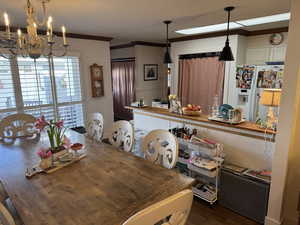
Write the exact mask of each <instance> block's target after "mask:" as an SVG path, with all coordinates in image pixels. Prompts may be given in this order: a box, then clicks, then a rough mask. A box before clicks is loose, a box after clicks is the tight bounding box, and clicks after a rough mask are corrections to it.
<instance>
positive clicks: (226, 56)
mask: <svg viewBox="0 0 300 225" xmlns="http://www.w3.org/2000/svg"><path fill="white" fill-rule="evenodd" d="M224 10H225V11H226V12H227V13H228V21H227V38H226V42H225V47H224V48H223V51H222V52H221V55H220V58H219V60H220V61H234V57H233V54H232V51H231V48H230V46H229V24H230V12H231V11H232V10H234V7H233V6H230V7H226V8H225V9H224Z"/></svg>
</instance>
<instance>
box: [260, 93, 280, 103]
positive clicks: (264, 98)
mask: <svg viewBox="0 0 300 225" xmlns="http://www.w3.org/2000/svg"><path fill="white" fill-rule="evenodd" d="M280 98H281V89H265V90H264V91H263V93H262V95H261V98H260V102H259V103H260V104H261V105H265V106H272V107H277V106H279V105H280Z"/></svg>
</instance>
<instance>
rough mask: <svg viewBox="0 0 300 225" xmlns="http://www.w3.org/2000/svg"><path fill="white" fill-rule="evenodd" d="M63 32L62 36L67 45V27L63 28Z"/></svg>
mask: <svg viewBox="0 0 300 225" xmlns="http://www.w3.org/2000/svg"><path fill="white" fill-rule="evenodd" d="M61 31H62V35H63V41H64V45H67V39H66V27H65V26H62V27H61Z"/></svg>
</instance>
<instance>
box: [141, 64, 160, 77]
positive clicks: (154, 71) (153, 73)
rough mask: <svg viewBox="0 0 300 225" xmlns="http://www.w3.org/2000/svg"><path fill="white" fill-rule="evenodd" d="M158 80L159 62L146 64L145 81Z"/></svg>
mask: <svg viewBox="0 0 300 225" xmlns="http://www.w3.org/2000/svg"><path fill="white" fill-rule="evenodd" d="M150 80H158V64H144V81H150Z"/></svg>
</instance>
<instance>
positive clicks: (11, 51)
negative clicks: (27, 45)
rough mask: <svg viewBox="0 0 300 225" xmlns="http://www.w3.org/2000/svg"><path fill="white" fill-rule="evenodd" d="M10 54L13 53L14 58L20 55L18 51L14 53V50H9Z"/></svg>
mask: <svg viewBox="0 0 300 225" xmlns="http://www.w3.org/2000/svg"><path fill="white" fill-rule="evenodd" d="M9 52H10V53H11V55H12V57H11V58H13V57H15V56H16V55H18V50H17V51H14V50H13V49H12V48H10V49H9Z"/></svg>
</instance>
